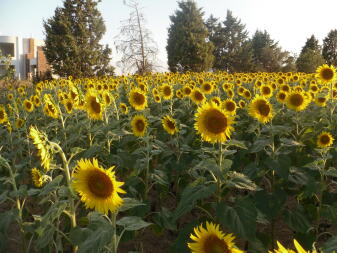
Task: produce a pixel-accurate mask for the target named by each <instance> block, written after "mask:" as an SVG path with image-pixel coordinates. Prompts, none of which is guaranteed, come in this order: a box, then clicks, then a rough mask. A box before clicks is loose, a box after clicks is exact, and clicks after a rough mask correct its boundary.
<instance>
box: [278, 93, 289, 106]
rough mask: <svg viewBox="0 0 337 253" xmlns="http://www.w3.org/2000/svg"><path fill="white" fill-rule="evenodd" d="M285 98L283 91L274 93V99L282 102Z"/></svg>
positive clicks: (285, 94)
mask: <svg viewBox="0 0 337 253" xmlns="http://www.w3.org/2000/svg"><path fill="white" fill-rule="evenodd" d="M286 98H287V93H286V92H284V91H279V92H278V93H277V95H276V99H277V101H278V102H280V103H282V104H284V103H285V101H286Z"/></svg>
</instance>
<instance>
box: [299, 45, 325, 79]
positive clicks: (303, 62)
mask: <svg viewBox="0 0 337 253" xmlns="http://www.w3.org/2000/svg"><path fill="white" fill-rule="evenodd" d="M324 62H325V61H324V58H323V56H322V54H321V53H320V52H319V51H317V50H312V49H307V50H306V51H305V52H304V53H303V54H301V55H300V56H299V57H298V59H297V60H296V66H297V70H298V71H300V72H305V73H314V72H315V71H316V69H317V67H318V66H320V65H322V64H324Z"/></svg>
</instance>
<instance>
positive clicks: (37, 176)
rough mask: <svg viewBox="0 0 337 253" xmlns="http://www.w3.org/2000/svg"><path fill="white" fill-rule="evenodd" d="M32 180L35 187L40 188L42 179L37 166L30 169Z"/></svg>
mask: <svg viewBox="0 0 337 253" xmlns="http://www.w3.org/2000/svg"><path fill="white" fill-rule="evenodd" d="M31 173H32V181H33V183H34V185H35V187H37V188H40V187H42V185H43V179H42V175H41V172H40V171H39V170H38V169H37V168H33V169H32V171H31Z"/></svg>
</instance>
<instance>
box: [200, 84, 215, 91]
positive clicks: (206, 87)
mask: <svg viewBox="0 0 337 253" xmlns="http://www.w3.org/2000/svg"><path fill="white" fill-rule="evenodd" d="M201 90H202V92H203V93H204V94H211V93H212V92H213V90H214V86H213V85H212V84H211V83H209V82H204V83H203V84H202V85H201Z"/></svg>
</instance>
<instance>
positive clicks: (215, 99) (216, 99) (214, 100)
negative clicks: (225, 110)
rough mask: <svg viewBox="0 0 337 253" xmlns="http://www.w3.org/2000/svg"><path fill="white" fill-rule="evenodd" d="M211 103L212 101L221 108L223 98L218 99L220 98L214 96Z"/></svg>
mask: <svg viewBox="0 0 337 253" xmlns="http://www.w3.org/2000/svg"><path fill="white" fill-rule="evenodd" d="M210 101H212V102H214V103H216V104H217V105H218V106H220V105H221V98H220V97H218V96H214V97H212V98H211V100H210Z"/></svg>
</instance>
